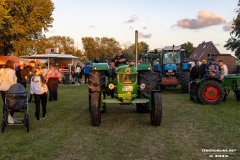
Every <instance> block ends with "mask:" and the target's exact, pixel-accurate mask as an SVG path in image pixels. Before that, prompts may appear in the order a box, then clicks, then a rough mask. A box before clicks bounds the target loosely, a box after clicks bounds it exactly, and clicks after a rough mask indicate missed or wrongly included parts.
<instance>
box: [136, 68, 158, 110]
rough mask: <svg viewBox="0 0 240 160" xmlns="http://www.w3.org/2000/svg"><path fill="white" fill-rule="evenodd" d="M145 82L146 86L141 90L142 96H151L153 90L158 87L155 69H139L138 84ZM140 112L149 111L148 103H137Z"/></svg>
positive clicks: (140, 95) (140, 94)
mask: <svg viewBox="0 0 240 160" xmlns="http://www.w3.org/2000/svg"><path fill="white" fill-rule="evenodd" d="M141 84H145V88H144V89H143V90H140V93H139V97H140V98H149V96H150V95H151V92H152V90H155V89H156V77H155V74H154V72H153V71H151V70H148V71H139V73H138V85H139V86H140V85H141ZM136 108H137V112H138V113H149V104H148V103H143V104H142V103H138V104H136Z"/></svg>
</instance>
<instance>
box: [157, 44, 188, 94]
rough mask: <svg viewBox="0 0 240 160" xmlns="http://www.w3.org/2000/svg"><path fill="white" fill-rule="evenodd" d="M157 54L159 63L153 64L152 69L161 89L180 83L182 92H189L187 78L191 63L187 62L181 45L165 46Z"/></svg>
mask: <svg viewBox="0 0 240 160" xmlns="http://www.w3.org/2000/svg"><path fill="white" fill-rule="evenodd" d="M156 54H157V55H159V63H155V64H154V65H153V69H154V72H155V74H156V75H158V77H160V78H159V85H160V87H161V89H162V90H163V89H165V88H166V87H177V85H179V84H180V85H181V90H182V92H183V93H188V92H189V80H190V69H191V64H190V63H188V62H187V57H186V51H185V49H182V48H181V46H174V45H173V46H166V47H164V48H163V49H162V51H161V52H155V55H156Z"/></svg>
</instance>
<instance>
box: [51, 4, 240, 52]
mask: <svg viewBox="0 0 240 160" xmlns="http://www.w3.org/2000/svg"><path fill="white" fill-rule="evenodd" d="M53 2H54V5H55V10H54V12H53V18H54V22H53V27H52V28H50V29H49V32H48V33H47V34H46V35H47V37H49V36H54V35H60V36H69V37H71V38H73V39H74V40H75V46H76V47H78V49H82V41H81V39H82V37H109V38H110V37H113V38H115V39H116V40H117V41H118V42H119V43H120V44H121V46H122V47H126V46H129V45H130V44H132V43H134V33H135V30H138V31H139V41H144V42H146V43H147V44H148V45H149V47H150V49H155V48H162V47H164V46H166V45H173V44H174V45H180V44H183V43H185V42H187V41H189V42H192V43H193V44H194V46H195V47H197V45H198V44H199V43H201V42H202V41H213V43H214V44H215V45H216V47H217V48H218V49H219V51H220V52H221V53H231V51H227V50H226V49H225V48H224V47H223V46H224V45H225V43H226V41H227V40H228V38H230V31H231V30H230V29H231V23H232V20H233V19H234V18H236V16H237V13H236V10H237V3H238V0H181V1H180V0H101V1H100V0H53Z"/></svg>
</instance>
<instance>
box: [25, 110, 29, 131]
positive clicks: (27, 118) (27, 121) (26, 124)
mask: <svg viewBox="0 0 240 160" xmlns="http://www.w3.org/2000/svg"><path fill="white" fill-rule="evenodd" d="M29 125H30V123H29V115H28V114H26V116H25V126H26V127H27V132H29Z"/></svg>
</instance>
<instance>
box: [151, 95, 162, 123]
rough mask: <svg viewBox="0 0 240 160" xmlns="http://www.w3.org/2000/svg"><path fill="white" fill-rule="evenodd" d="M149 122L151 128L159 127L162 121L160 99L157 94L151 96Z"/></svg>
mask: <svg viewBox="0 0 240 160" xmlns="http://www.w3.org/2000/svg"><path fill="white" fill-rule="evenodd" d="M150 120H151V124H152V125H153V126H160V124H161V121H162V97H161V94H160V93H158V92H155V93H153V96H152V111H151V112H150Z"/></svg>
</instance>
